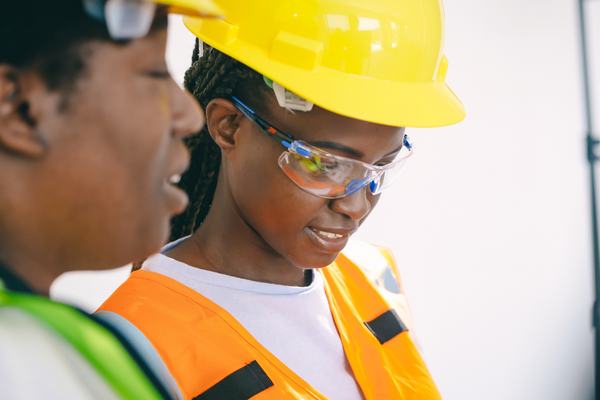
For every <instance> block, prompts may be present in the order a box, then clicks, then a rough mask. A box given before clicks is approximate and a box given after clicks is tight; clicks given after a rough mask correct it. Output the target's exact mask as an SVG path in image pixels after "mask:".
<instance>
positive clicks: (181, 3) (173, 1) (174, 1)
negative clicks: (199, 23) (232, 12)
mask: <svg viewBox="0 0 600 400" xmlns="http://www.w3.org/2000/svg"><path fill="white" fill-rule="evenodd" d="M152 1H153V2H155V3H159V4H164V5H167V6H169V13H172V14H182V15H192V16H196V17H210V18H215V17H216V18H224V17H225V14H224V13H223V10H221V9H220V8H219V7H218V6H217V5H216V4H215V3H214V2H213V1H212V0H152Z"/></svg>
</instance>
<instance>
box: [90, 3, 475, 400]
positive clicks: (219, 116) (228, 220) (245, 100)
mask: <svg viewBox="0 0 600 400" xmlns="http://www.w3.org/2000/svg"><path fill="white" fill-rule="evenodd" d="M215 1H216V3H217V4H218V5H219V7H221V8H222V9H223V10H224V11H225V13H226V15H227V19H226V20H224V21H220V20H219V21H217V20H206V19H203V18H186V19H185V23H186V25H187V26H188V28H189V29H190V30H191V31H192V32H193V33H194V34H195V35H196V36H197V37H198V38H199V39H200V40H202V41H203V42H204V46H203V49H201V48H200V44H199V41H197V47H196V49H195V52H194V54H193V64H192V66H191V68H190V69H189V70H188V72H187V74H186V78H185V85H186V87H187V88H188V90H190V92H191V93H193V95H194V96H195V97H196V99H197V100H198V102H199V103H200V104H201V105H202V107H204V109H205V112H206V121H207V125H206V127H205V129H204V130H203V131H202V132H201V134H200V135H198V136H194V137H192V138H190V139H189V140H188V141H187V144H188V146H189V148H190V149H191V150H192V162H191V167H190V169H189V171H188V172H187V173H186V174H185V175H184V176H183V179H182V181H181V183H180V186H181V187H183V188H185V189H186V190H187V192H188V194H189V196H190V206H189V208H188V210H187V211H186V213H185V214H182V215H181V216H180V217H176V218H175V220H174V221H173V232H172V237H171V239H172V241H173V242H172V243H171V244H170V245H168V246H167V247H165V248H164V249H163V251H162V252H161V254H157V255H155V256H153V257H151V258H149V259H148V260H146V261H145V262H144V263H143V265H142V268H141V270H140V271H137V272H134V273H133V274H132V275H131V277H130V278H129V279H128V280H127V281H126V282H125V283H124V284H123V285H122V286H121V287H120V288H119V289H118V290H117V291H116V292H115V293H114V294H113V295H112V296H111V298H109V299H108V300H107V301H106V302H105V303H104V305H103V306H102V307H101V309H100V311H99V312H98V313H97V315H98V316H99V317H102V318H104V319H106V320H107V321H109V320H110V321H113V322H114V323H115V324H118V325H119V326H120V328H121V329H122V331H123V332H125V331H127V329H128V328H127V327H129V330H130V331H131V332H132V336H133V335H135V340H136V342H137V343H139V344H140V345H143V346H145V347H147V348H150V347H152V346H153V347H154V348H155V349H156V352H157V353H158V355H159V356H160V357H161V358H162V360H164V362H165V364H166V366H167V367H168V370H169V371H170V373H171V374H172V375H173V377H174V378H175V380H176V381H177V383H178V385H179V388H180V389H181V391H182V394H183V397H184V398H185V399H188V400H191V399H235V400H237V399H250V398H252V399H256V400H260V399H339V400H360V399H368V400H382V399H405V400H408V399H411V400H416V399H419V400H425V399H427V400H438V399H440V394H439V392H438V390H437V388H436V385H435V383H434V382H433V379H432V377H431V375H430V374H429V371H428V370H427V367H426V365H425V363H424V362H423V359H422V358H421V355H420V353H419V351H418V349H417V346H416V337H415V334H414V329H413V324H412V318H411V314H410V310H409V308H408V304H407V301H406V297H405V295H404V292H403V290H402V285H401V282H400V278H399V273H398V269H397V268H396V265H395V262H394V258H393V256H392V254H391V253H390V252H389V250H386V249H382V248H379V247H376V246H372V245H369V244H366V243H360V242H355V241H351V240H350V237H351V236H352V234H353V233H355V232H356V231H357V229H358V228H359V227H360V225H361V224H362V223H363V222H364V221H365V220H366V218H367V217H368V216H369V214H370V213H371V211H372V210H373V209H374V207H375V206H376V204H377V202H378V200H379V198H380V194H381V193H382V191H383V190H385V189H386V188H388V187H389V186H390V185H391V184H392V183H394V181H395V180H396V178H398V175H399V173H400V172H401V171H402V170H403V168H404V166H405V165H406V163H407V162H408V160H409V159H410V157H412V156H413V153H414V151H413V147H412V144H411V141H410V140H409V138H408V136H407V135H406V129H405V127H407V126H408V127H433V126H443V125H449V124H453V123H456V122H459V121H460V120H462V119H463V118H464V116H465V112H464V108H463V106H462V104H461V103H460V101H459V100H458V98H456V96H455V95H454V94H453V93H452V91H451V90H450V89H449V88H448V86H447V85H446V83H445V76H446V70H447V67H448V62H447V60H446V58H445V57H444V55H443V41H444V40H443V39H444V31H443V26H444V15H443V10H442V5H441V2H440V1H439V0H395V1H389V0H369V1H349V0H348V1H335V2H332V1H328V0H311V1H307V0H285V1H270V0H253V1H244V0H215ZM140 206H143V203H141V204H140ZM398 209H399V210H402V206H401V205H398ZM399 212H401V211H399ZM190 235H191V236H190Z"/></svg>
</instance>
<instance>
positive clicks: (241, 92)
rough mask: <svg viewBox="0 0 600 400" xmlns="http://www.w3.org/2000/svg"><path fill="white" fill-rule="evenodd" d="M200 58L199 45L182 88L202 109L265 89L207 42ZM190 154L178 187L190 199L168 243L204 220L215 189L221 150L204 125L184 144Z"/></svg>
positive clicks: (250, 73) (247, 70)
mask: <svg viewBox="0 0 600 400" xmlns="http://www.w3.org/2000/svg"><path fill="white" fill-rule="evenodd" d="M202 53H203V54H202V56H200V42H199V40H197V39H196V46H195V48H194V51H193V53H192V65H191V67H190V68H189V69H188V71H187V72H186V73H185V78H184V86H185V87H186V89H187V90H189V91H190V93H192V94H193V96H194V97H195V98H196V100H197V101H198V103H200V105H201V106H202V108H203V109H204V110H206V107H207V106H208V103H210V101H211V100H213V99H216V98H225V99H229V98H231V96H232V95H236V96H240V97H241V98H245V99H248V98H249V97H250V98H253V99H254V98H257V97H258V96H260V95H261V94H262V93H263V91H264V90H266V88H267V86H266V85H265V84H264V81H263V77H262V75H261V74H259V73H258V72H256V71H254V70H252V69H250V68H249V67H247V66H246V65H244V64H242V63H240V62H239V61H237V60H235V59H233V58H231V57H229V56H228V55H226V54H224V53H221V52H220V51H218V50H217V49H215V48H212V47H210V46H208V45H206V43H204V44H203V52H202ZM185 144H186V146H187V147H188V149H189V150H190V152H191V160H190V168H189V170H188V171H187V172H186V173H185V174H184V175H183V176H182V179H181V181H180V183H179V187H180V188H182V189H183V190H185V191H186V192H187V194H188V196H189V198H190V203H189V205H188V208H187V209H186V211H185V212H184V213H183V214H181V215H179V216H176V217H174V218H173V220H172V221H171V241H173V240H177V239H179V238H181V237H183V236H186V235H189V234H191V233H192V232H194V230H196V229H197V228H198V227H199V226H200V225H201V224H202V222H203V221H204V219H205V218H206V215H207V214H208V212H209V210H210V206H211V204H212V200H213V197H214V194H215V189H216V187H217V180H218V176H219V167H220V164H221V149H220V148H219V146H217V145H216V144H215V142H214V141H213V139H212V137H211V136H210V134H209V132H208V128H207V127H206V126H205V127H204V128H203V129H202V130H201V131H200V133H199V134H198V135H196V136H192V137H190V138H188V139H186V141H185Z"/></svg>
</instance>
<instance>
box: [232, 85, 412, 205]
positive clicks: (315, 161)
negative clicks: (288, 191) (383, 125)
mask: <svg viewBox="0 0 600 400" xmlns="http://www.w3.org/2000/svg"><path fill="white" fill-rule="evenodd" d="M232 101H233V104H234V105H235V106H236V107H237V108H238V109H239V110H240V111H241V112H242V113H243V114H244V115H245V116H246V117H248V118H249V119H250V120H252V121H253V122H255V123H256V124H257V125H258V126H259V127H260V128H261V129H262V130H263V132H265V133H266V134H267V135H269V136H272V137H274V138H275V139H276V140H277V141H278V142H280V143H281V144H282V145H283V146H284V147H286V148H287V150H286V151H284V152H283V153H282V154H281V156H280V157H279V166H280V167H281V169H282V170H283V172H285V174H286V175H287V176H288V177H289V178H290V179H291V180H292V181H293V182H294V183H295V184H296V185H298V186H299V187H300V188H301V189H303V190H305V191H307V192H309V193H311V194H313V195H315V196H318V197H322V198H325V199H339V198H341V197H344V196H349V195H351V194H353V193H356V192H357V191H358V190H360V189H362V188H363V187H365V186H368V187H369V190H370V191H371V193H373V194H374V195H377V194H380V193H381V192H382V191H383V190H384V189H386V188H388V187H389V186H390V185H391V184H392V183H394V182H395V181H396V180H397V179H398V177H399V176H400V173H401V171H402V170H403V169H404V167H405V166H406V164H407V163H408V161H409V159H410V157H411V156H412V155H413V153H414V151H413V146H412V143H411V141H410V139H409V138H408V136H406V135H405V136H404V145H403V146H402V148H401V149H400V152H399V153H398V155H397V156H396V158H395V160H394V161H393V162H391V163H389V164H386V165H382V166H378V165H371V164H367V163H364V162H362V161H358V160H354V159H352V158H347V157H342V156H337V155H335V154H330V153H328V152H326V151H323V150H321V149H319V148H317V147H314V146H312V145H310V144H308V143H306V142H303V141H301V140H295V139H294V138H293V137H292V136H290V135H286V134H285V133H283V132H281V131H280V130H279V129H277V128H275V127H274V126H273V125H271V124H269V123H268V122H267V121H265V120H264V119H262V118H260V117H259V116H258V115H256V113H255V112H254V111H253V110H252V109H251V108H250V107H248V106H246V105H245V104H244V103H242V102H241V101H240V100H239V99H238V98H236V97H234V96H232Z"/></svg>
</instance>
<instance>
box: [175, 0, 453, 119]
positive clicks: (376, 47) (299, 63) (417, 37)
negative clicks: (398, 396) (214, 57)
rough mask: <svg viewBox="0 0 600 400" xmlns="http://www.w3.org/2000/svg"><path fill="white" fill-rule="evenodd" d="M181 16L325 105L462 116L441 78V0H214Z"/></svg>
mask: <svg viewBox="0 0 600 400" xmlns="http://www.w3.org/2000/svg"><path fill="white" fill-rule="evenodd" d="M215 3H217V5H218V6H219V7H220V8H221V9H223V10H224V11H225V14H226V15H227V18H226V19H225V20H214V19H206V18H191V17H185V18H184V22H185V24H186V26H187V27H188V29H189V30H190V31H192V33H194V34H195V35H196V36H197V37H198V38H200V39H201V40H202V41H204V42H206V43H207V44H209V45H211V46H213V47H215V48H216V49H218V50H220V51H222V52H223V53H225V54H227V55H229V56H231V57H233V58H235V59H236V60H238V61H241V62H242V63H244V64H246V65H248V66H249V67H250V68H252V69H254V70H256V71H258V72H260V73H261V74H263V75H265V77H267V78H269V79H271V80H273V81H274V82H276V83H278V84H280V85H281V86H283V87H285V88H286V89H288V90H289V91H292V92H294V93H296V94H297V95H299V96H301V97H303V98H305V99H307V100H309V101H311V102H313V103H315V104H317V105H318V106H320V107H322V108H325V109H327V110H330V111H332V112H335V113H338V114H341V115H345V116H348V117H352V118H356V119H360V120H365V121H370V122H375V123H379V124H384V125H391V126H409V127H434V126H444V125H450V124H454V123H456V122H459V121H461V120H462V119H463V118H464V117H465V110H464V107H463V105H462V103H461V102H460V100H458V98H457V97H456V96H455V95H454V93H453V92H452V91H451V90H450V88H449V87H448V86H447V85H446V83H445V82H444V81H445V77H446V70H447V69H448V61H447V59H446V57H445V56H444V55H443V44H444V12H443V8H442V2H441V0H365V1H361V2H357V1H343V0H252V1H248V0H244V1H242V0H215Z"/></svg>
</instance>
